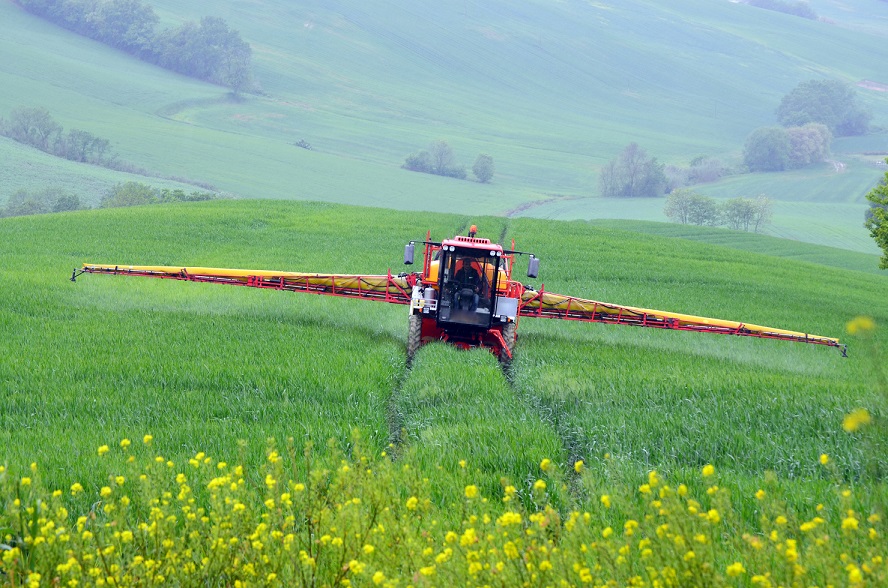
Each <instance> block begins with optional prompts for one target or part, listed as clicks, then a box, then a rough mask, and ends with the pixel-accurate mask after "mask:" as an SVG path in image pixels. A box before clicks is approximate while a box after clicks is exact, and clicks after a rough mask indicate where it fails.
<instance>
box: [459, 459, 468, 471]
mask: <svg viewBox="0 0 888 588" xmlns="http://www.w3.org/2000/svg"><path fill="white" fill-rule="evenodd" d="M459 467H461V468H463V469H466V460H464V459H461V460H459Z"/></svg>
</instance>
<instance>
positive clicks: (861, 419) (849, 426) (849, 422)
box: [842, 408, 873, 433]
mask: <svg viewBox="0 0 888 588" xmlns="http://www.w3.org/2000/svg"><path fill="white" fill-rule="evenodd" d="M872 420H873V419H872V417H871V416H870V413H869V412H868V411H867V410H866V409H865V408H858V409H857V410H854V411H851V412H850V413H849V414H847V415H845V419H844V420H843V421H842V428H843V429H845V430H846V431H848V432H849V433H853V432H854V431H856V430H857V429H859V428H860V427H863V426H865V425H868V424H870V423H871V422H872Z"/></svg>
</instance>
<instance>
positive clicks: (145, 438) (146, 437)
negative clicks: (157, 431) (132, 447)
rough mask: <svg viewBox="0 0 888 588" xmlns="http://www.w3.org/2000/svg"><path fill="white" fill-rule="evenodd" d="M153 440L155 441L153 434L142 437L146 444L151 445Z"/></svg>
mask: <svg viewBox="0 0 888 588" xmlns="http://www.w3.org/2000/svg"><path fill="white" fill-rule="evenodd" d="M152 441H154V436H153V435H145V436H144V437H142V443H144V444H145V445H151V442H152Z"/></svg>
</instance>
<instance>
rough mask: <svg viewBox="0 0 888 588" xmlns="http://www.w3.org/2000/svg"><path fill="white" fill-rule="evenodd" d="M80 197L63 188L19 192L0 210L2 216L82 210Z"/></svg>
mask: <svg viewBox="0 0 888 588" xmlns="http://www.w3.org/2000/svg"><path fill="white" fill-rule="evenodd" d="M81 208H84V206H83V205H82V204H81V202H80V197H79V196H77V195H76V194H74V193H72V192H68V191H67V190H65V189H63V188H46V189H45V190H41V191H38V192H29V191H28V190H17V191H16V192H15V193H13V195H12V196H11V197H10V198H9V202H7V203H6V206H5V207H4V208H3V209H0V216H25V215H30V214H47V213H50V212H65V211H71V210H80V209H81Z"/></svg>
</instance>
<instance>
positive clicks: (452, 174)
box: [401, 139, 493, 180]
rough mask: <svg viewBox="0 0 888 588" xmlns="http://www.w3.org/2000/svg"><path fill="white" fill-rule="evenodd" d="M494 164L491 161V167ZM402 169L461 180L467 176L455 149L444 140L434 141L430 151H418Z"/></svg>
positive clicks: (406, 160) (407, 160) (406, 161)
mask: <svg viewBox="0 0 888 588" xmlns="http://www.w3.org/2000/svg"><path fill="white" fill-rule="evenodd" d="M492 164H493V160H491V166H492ZM401 167H402V168H404V169H407V170H410V171H416V172H421V173H426V174H434V175H436V176H446V177H449V178H457V179H459V180H464V179H466V175H467V174H466V168H465V166H463V165H457V163H456V156H455V155H454V153H453V147H451V146H450V144H449V143H448V142H447V141H444V140H442V139H439V140H437V141H433V142H432V143H431V144H430V145H429V148H428V150H422V151H418V152H416V153H413V154H411V155H409V156H408V157H407V159H405V160H404V165H402V166H401ZM491 175H492V172H491Z"/></svg>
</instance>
